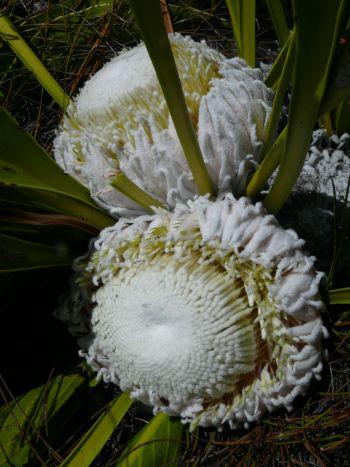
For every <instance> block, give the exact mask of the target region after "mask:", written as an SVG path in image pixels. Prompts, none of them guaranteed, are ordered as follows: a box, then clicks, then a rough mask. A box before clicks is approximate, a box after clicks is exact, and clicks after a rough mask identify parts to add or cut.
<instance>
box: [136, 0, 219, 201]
mask: <svg viewBox="0 0 350 467" xmlns="http://www.w3.org/2000/svg"><path fill="white" fill-rule="evenodd" d="M130 4H131V6H132V9H133V12H134V15H135V18H136V21H137V24H138V26H139V28H140V30H141V34H142V37H143V40H144V42H145V45H146V47H147V50H148V53H149V56H150V58H151V60H152V63H153V66H154V69H155V71H156V73H157V77H158V80H159V83H160V85H161V88H162V90H163V94H164V97H165V100H166V102H167V104H168V108H169V112H170V115H171V118H172V120H173V122H174V126H175V128H176V132H177V134H178V137H179V140H180V142H181V145H182V148H183V150H184V153H185V156H186V159H187V162H188V165H189V167H190V169H191V172H192V175H193V178H194V181H195V183H196V185H197V187H198V190H199V193H200V194H202V195H204V194H207V193H213V191H214V189H213V186H212V182H211V180H210V177H209V174H208V171H207V168H206V165H205V163H204V160H203V157H202V154H201V150H200V147H199V143H198V140H197V137H196V135H195V132H194V129H193V126H192V122H191V119H190V116H189V113H188V110H187V106H186V102H185V97H184V94H183V90H182V86H181V82H180V78H179V75H178V72H177V68H176V64H175V60H174V57H173V53H172V50H171V46H170V42H169V39H168V35H167V32H166V30H165V26H164V22H163V18H162V11H161V7H160V2H159V0H148V1H147V5H146V4H145V2H144V1H143V0H130Z"/></svg>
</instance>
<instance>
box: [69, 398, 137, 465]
mask: <svg viewBox="0 0 350 467" xmlns="http://www.w3.org/2000/svg"><path fill="white" fill-rule="evenodd" d="M131 404H132V400H131V399H130V397H129V395H128V394H127V393H123V394H122V395H121V396H119V397H118V398H117V399H116V400H115V401H114V402H113V403H112V404H111V405H110V406H109V407H108V408H107V410H106V411H105V412H104V413H103V414H102V415H101V416H100V418H99V419H98V420H97V421H96V422H95V423H94V425H93V426H92V427H91V428H90V430H89V431H88V432H87V433H86V434H85V435H84V436H83V437H82V439H81V440H80V441H79V444H78V445H77V446H76V447H75V448H74V449H73V451H72V452H71V453H70V455H69V456H68V457H67V458H66V459H65V460H64V462H62V464H61V467H67V466H69V467H82V466H84V465H90V464H91V463H92V461H93V460H94V459H95V457H96V456H97V455H98V453H99V452H100V451H101V449H102V448H103V446H104V445H105V444H106V442H107V441H108V439H109V437H110V436H111V434H112V433H113V431H114V430H115V429H116V427H117V426H118V425H119V423H120V422H121V421H122V419H123V417H124V415H125V414H126V412H127V411H128V410H129V408H130V406H131Z"/></svg>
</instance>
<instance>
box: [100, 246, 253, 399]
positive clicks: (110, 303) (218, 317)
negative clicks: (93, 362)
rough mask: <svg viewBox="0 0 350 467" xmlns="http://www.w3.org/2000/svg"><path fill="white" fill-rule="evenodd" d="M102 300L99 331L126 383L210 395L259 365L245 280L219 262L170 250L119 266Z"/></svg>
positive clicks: (172, 394) (167, 392)
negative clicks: (232, 276) (185, 258)
mask: <svg viewBox="0 0 350 467" xmlns="http://www.w3.org/2000/svg"><path fill="white" fill-rule="evenodd" d="M96 301H97V306H96V307H95V309H94V312H93V319H94V332H96V334H98V335H103V333H105V335H106V336H108V340H109V342H111V343H112V346H113V349H110V350H112V352H109V353H108V357H109V358H110V359H113V360H114V361H113V365H114V368H115V369H116V371H117V373H118V376H119V378H120V385H121V387H122V389H123V390H131V389H132V388H135V387H138V388H140V389H142V390H147V391H151V392H155V393H157V394H160V395H161V396H162V397H163V398H164V400H167V401H169V400H170V401H178V400H183V399H188V398H189V397H191V396H192V397H193V395H194V394H195V395H196V396H197V397H201V398H203V399H204V400H206V399H209V398H210V399H212V398H216V397H220V396H222V395H223V394H225V393H227V392H228V391H230V390H232V389H233V388H234V386H235V383H236V382H237V377H238V376H239V375H242V374H244V373H247V372H250V371H252V370H253V369H254V366H255V358H256V340H255V335H254V325H253V320H252V319H249V318H251V315H252V308H250V307H249V306H248V303H247V299H246V295H245V292H244V287H243V285H242V283H241V282H240V281H238V280H236V281H234V282H232V281H229V280H228V275H227V273H225V272H223V271H221V270H219V268H218V267H215V266H213V265H205V264H202V265H201V264H198V263H197V258H195V260H194V261H193V262H192V264H188V263H187V262H186V264H184V263H180V262H178V261H176V260H175V259H174V257H173V256H172V255H171V256H169V257H167V256H166V257H165V258H164V257H163V258H161V259H160V258H159V259H157V260H156V261H155V262H153V264H151V265H148V264H147V265H143V266H141V267H140V266H137V265H135V267H132V268H130V269H128V270H127V271H126V272H123V273H119V274H118V275H117V276H116V277H114V278H113V279H112V280H111V281H110V282H108V283H107V284H106V285H105V286H103V287H102V288H101V289H100V290H99V291H98V292H97V294H96ZM101 328H104V329H101Z"/></svg>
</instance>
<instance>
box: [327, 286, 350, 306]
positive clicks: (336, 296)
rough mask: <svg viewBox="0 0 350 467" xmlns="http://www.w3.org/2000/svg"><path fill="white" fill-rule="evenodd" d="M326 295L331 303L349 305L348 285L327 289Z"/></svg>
mask: <svg viewBox="0 0 350 467" xmlns="http://www.w3.org/2000/svg"><path fill="white" fill-rule="evenodd" d="M328 297H329V303H330V304H331V305H350V287H346V288H344V289H333V290H329V291H328Z"/></svg>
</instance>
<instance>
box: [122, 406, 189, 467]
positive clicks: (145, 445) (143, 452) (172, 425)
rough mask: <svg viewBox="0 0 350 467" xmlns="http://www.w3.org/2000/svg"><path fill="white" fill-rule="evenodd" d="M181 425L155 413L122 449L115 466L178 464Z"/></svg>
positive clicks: (149, 466)
mask: <svg viewBox="0 0 350 467" xmlns="http://www.w3.org/2000/svg"><path fill="white" fill-rule="evenodd" d="M182 432H183V425H182V423H181V422H180V421H170V420H169V417H168V416H167V415H165V414H163V413H160V414H158V415H156V416H155V417H154V418H153V419H152V420H151V421H150V422H149V424H148V425H146V426H145V427H144V428H143V429H142V430H141V431H140V432H139V433H138V434H137V435H136V436H135V437H134V439H133V440H132V441H131V443H130V444H129V445H128V446H127V447H126V449H125V450H124V452H123V454H122V456H121V459H120V460H119V461H118V462H117V464H116V467H159V466H161V465H162V466H165V465H178V459H179V457H180V455H181V436H182Z"/></svg>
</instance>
